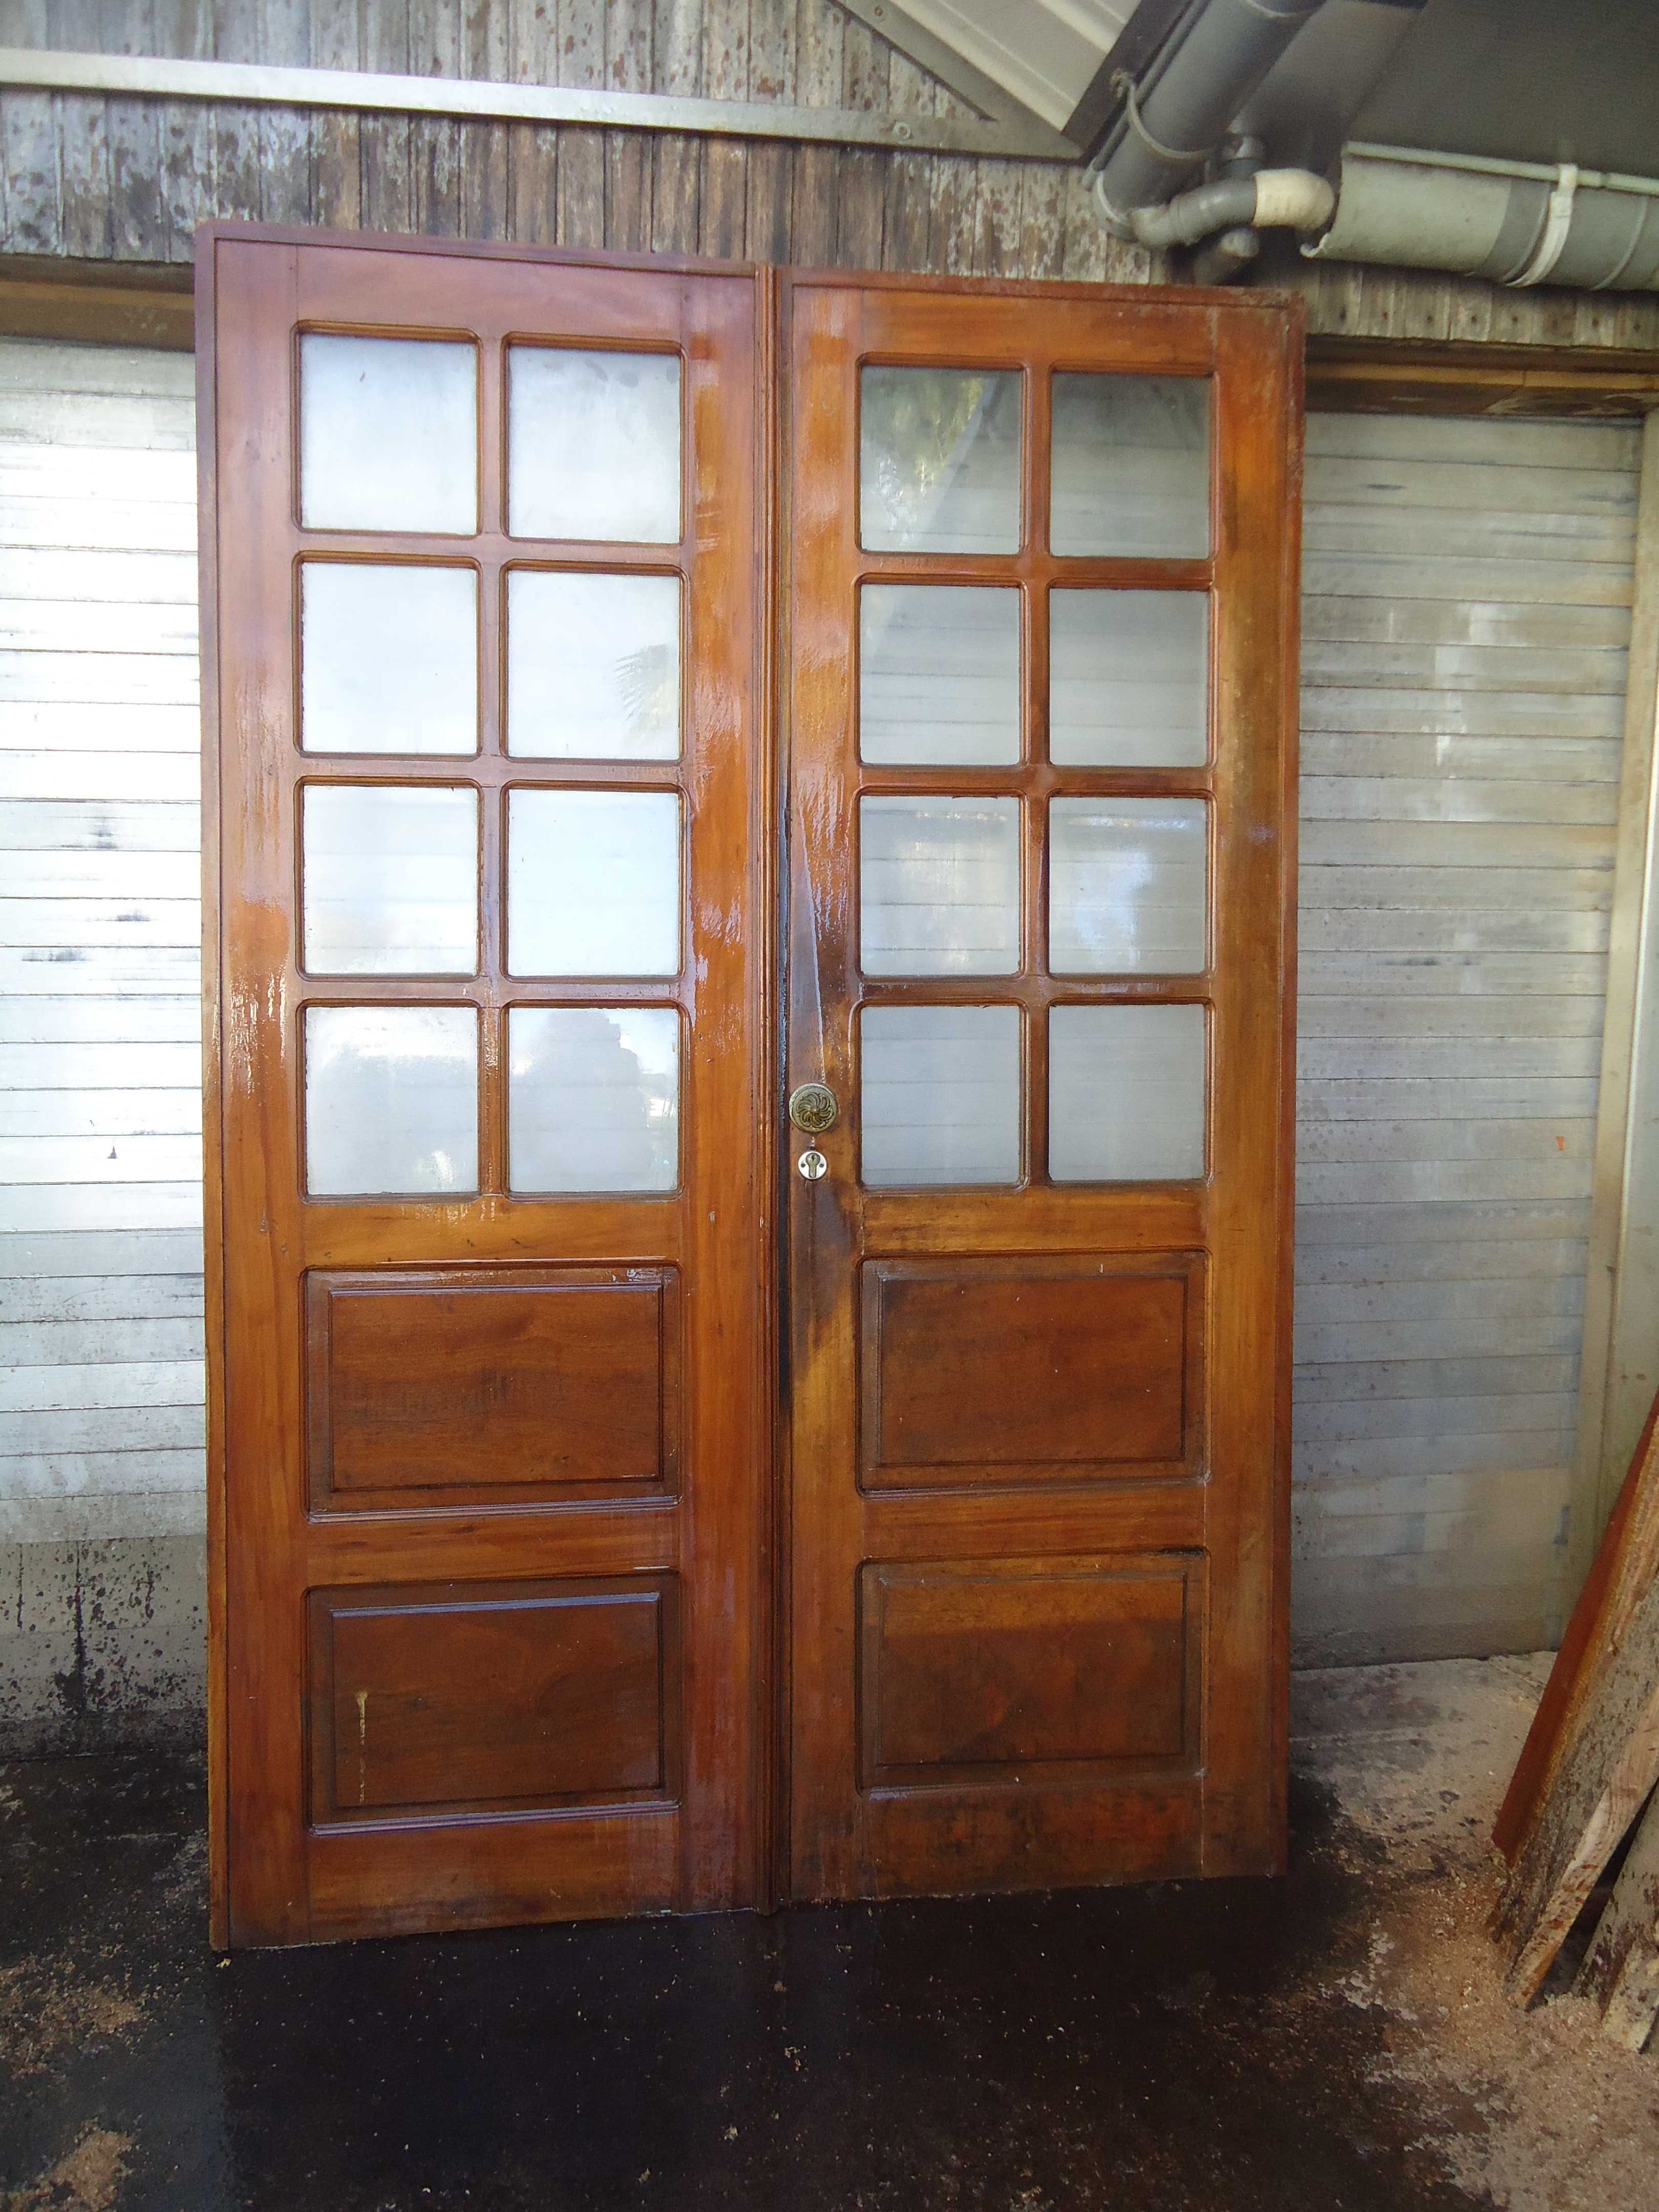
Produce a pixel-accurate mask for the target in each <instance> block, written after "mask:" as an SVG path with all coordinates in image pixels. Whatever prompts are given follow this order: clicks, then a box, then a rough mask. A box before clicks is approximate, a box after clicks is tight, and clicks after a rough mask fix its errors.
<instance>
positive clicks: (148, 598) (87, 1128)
mask: <svg viewBox="0 0 1659 2212" xmlns="http://www.w3.org/2000/svg"><path fill="white" fill-rule="evenodd" d="M194 446H195V404H194V363H193V362H192V361H191V358H190V357H189V356H187V355H181V354H169V353H159V352H139V351H135V350H127V349H119V348H115V347H106V346H70V345H58V344H52V343H46V342H44V341H35V340H28V339H7V340H0V1541H10V1542H12V1543H21V1544H34V1543H54V1542H56V1543H63V1542H68V1541H80V1540H84V1539H100V1540H101V1539H106V1538H131V1537H152V1536H159V1535H168V1534H194V1533H196V1532H198V1531H199V1530H200V1529H201V1528H202V1526H203V1519H204V1462H203V1412H202V1405H203V1376H202V1322H201V1313H202V1237H201V1218H202V1216H201V1136H200V1130H201V1106H200V1066H201V1050H200V1043H199V1036H200V1020H201V1016H200V962H199V954H198V951H197V947H198V944H199V938H200V920H199V903H198V885H199V857H198V855H199V848H200V832H199V826H198V810H197V792H198V787H199V769H198V761H199V757H200V729H199V723H198V720H197V634H196V465H195V455H194ZM20 1602H21V1601H20Z"/></svg>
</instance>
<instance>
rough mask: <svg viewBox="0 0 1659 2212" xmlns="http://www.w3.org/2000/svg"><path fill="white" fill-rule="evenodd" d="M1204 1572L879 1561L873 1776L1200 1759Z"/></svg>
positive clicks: (870, 1642)
mask: <svg viewBox="0 0 1659 2212" xmlns="http://www.w3.org/2000/svg"><path fill="white" fill-rule="evenodd" d="M1190 1579H1191V1567H1190V1564H1189V1563H1187V1562H1183V1561H1182V1560H1181V1559H1178V1558H1176V1559H1157V1558H1154V1557H1151V1556H1146V1557H1135V1556H1133V1555H1127V1556H1126V1555H1119V1556H1116V1557H1114V1558H1110V1559H1054V1558H1045V1559H996V1560H984V1559H980V1560H954V1561H952V1560H936V1561H927V1562H920V1563H906V1564H904V1565H892V1564H889V1563H879V1564H878V1563H874V1562H872V1563H871V1564H869V1565H866V1566H865V1567H864V1568H863V1569H862V1571H861V1572H860V1621H861V1630H862V1635H861V1651H860V1674H859V1711H860V1717H861V1720H862V1730H863V1740H862V1759H861V1765H860V1783H861V1784H862V1786H863V1787H864V1788H866V1790H878V1789H884V1788H885V1789H901V1788H902V1787H903V1786H904V1785H905V1784H941V1783H945V1782H957V1783H966V1782H973V1781H989V1780H994V1779H995V1778H996V1775H997V1771H998V1770H999V1769H1000V1770H1002V1771H1003V1772H1004V1773H1005V1774H1006V1778H1007V1779H1008V1780H1009V1782H1010V1783H1019V1784H1033V1783H1039V1782H1042V1781H1050V1782H1053V1781H1073V1782H1076V1781H1082V1780H1084V1779H1085V1778H1094V1779H1096V1780H1098V1779H1100V1778H1102V1774H1103V1771H1109V1769H1110V1768H1111V1766H1112V1765H1114V1763H1117V1764H1119V1765H1124V1766H1128V1765H1133V1766H1135V1767H1137V1768H1142V1769H1145V1768H1156V1767H1159V1766H1162V1767H1164V1768H1166V1769H1167V1768H1169V1767H1170V1766H1172V1765H1176V1764H1177V1763H1178V1762H1180V1761H1181V1760H1182V1758H1183V1757H1186V1758H1188V1759H1190V1757H1191V1754H1192V1751H1193V1749H1194V1745H1193V1742H1192V1741H1191V1740H1190V1737H1189V1729H1190V1727H1191V1725H1192V1723H1194V1721H1195V1720H1196V1717H1197V1707H1198V1705H1199V1703H1200V1699H1199V1696H1198V1687H1199V1685H1198V1650H1197V1645H1196V1641H1195V1632H1196V1628H1197V1617H1196V1613H1195V1612H1194V1610H1193V1609H1191V1608H1189V1604H1188V1596H1189V1589H1188V1585H1189V1581H1190Z"/></svg>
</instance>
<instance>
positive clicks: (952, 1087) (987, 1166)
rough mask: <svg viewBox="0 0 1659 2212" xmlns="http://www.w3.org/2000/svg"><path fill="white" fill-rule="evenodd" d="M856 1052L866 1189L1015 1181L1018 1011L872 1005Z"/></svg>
mask: <svg viewBox="0 0 1659 2212" xmlns="http://www.w3.org/2000/svg"><path fill="white" fill-rule="evenodd" d="M859 1047H860V1051H859V1058H860V1086H859V1097H860V1124H861V1127H860V1170H859V1172H860V1177H861V1179H862V1180H863V1181H864V1182H866V1183H928V1184H939V1183H986V1182H1018V1181H1019V1151H1020V1146H1019V1101H1020V1081H1019V1009H1018V1006H866V1007H865V1009H864V1011H863V1012H862V1013H861V1014H860V1017H859Z"/></svg>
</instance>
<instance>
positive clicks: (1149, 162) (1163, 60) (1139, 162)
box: [1094, 0, 1323, 238]
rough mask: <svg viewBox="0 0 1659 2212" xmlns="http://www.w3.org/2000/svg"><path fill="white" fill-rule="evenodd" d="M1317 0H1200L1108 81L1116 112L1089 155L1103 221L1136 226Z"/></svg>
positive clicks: (1192, 163)
mask: <svg viewBox="0 0 1659 2212" xmlns="http://www.w3.org/2000/svg"><path fill="white" fill-rule="evenodd" d="M1322 5H1323V0H1198V5H1197V7H1196V9H1194V10H1193V11H1191V12H1190V13H1189V14H1188V16H1187V18H1186V20H1185V22H1184V24H1183V25H1182V27H1179V28H1178V29H1177V30H1176V33H1175V35H1174V37H1173V39H1172V40H1171V41H1170V43H1169V44H1168V45H1167V46H1164V48H1163V49H1162V50H1161V51H1160V52H1159V53H1158V55H1157V56H1156V57H1155V58H1154V59H1153V60H1152V62H1151V63H1150V64H1148V65H1147V67H1146V69H1145V70H1143V71H1142V72H1141V74H1140V76H1139V78H1131V77H1129V76H1127V74H1126V75H1124V76H1122V77H1121V81H1118V82H1117V83H1116V89H1117V90H1118V91H1119V92H1120V93H1121V96H1122V100H1123V106H1122V112H1121V115H1120V116H1119V118H1118V120H1117V121H1116V123H1115V125H1113V127H1112V130H1111V131H1110V132H1109V134H1108V136H1107V138H1106V141H1105V143H1104V145H1103V149H1102V150H1101V154H1100V157H1099V159H1098V161H1097V163H1096V165H1095V179H1094V184H1095V194H1096V197H1097V199H1098V201H1099V203H1100V208H1101V212H1102V214H1103V216H1104V217H1105V219H1106V222H1107V226H1108V228H1109V229H1111V230H1114V231H1115V232H1116V234H1117V235H1118V236H1119V237H1121V238H1129V237H1133V235H1134V229H1133V218H1134V215H1135V212H1136V210H1139V209H1146V208H1155V207H1158V206H1159V205H1161V204H1162V203H1163V202H1164V201H1165V200H1167V199H1168V198H1169V197H1170V193H1171V192H1172V191H1174V190H1175V189H1176V186H1177V185H1180V184H1182V183H1183V182H1184V181H1185V180H1186V179H1187V178H1188V177H1189V176H1190V175H1191V174H1192V173H1193V171H1194V169H1195V168H1197V167H1199V165H1200V162H1203V161H1207V160H1208V158H1209V157H1210V155H1212V153H1213V152H1214V151H1215V149H1216V147H1217V146H1218V144H1219V143H1220V141H1221V139H1222V137H1223V136H1224V134H1225V131H1226V130H1227V126H1228V125H1229V124H1230V123H1231V121H1232V119H1233V118H1234V116H1235V115H1237V112H1238V111H1239V109H1240V108H1241V107H1242V106H1243V105H1244V103H1245V101H1246V100H1248V99H1249V96H1250V94H1252V93H1253V92H1254V91H1255V88H1256V87H1257V86H1258V85H1259V84H1260V83H1261V81H1262V79H1263V78H1264V77H1265V76H1267V72H1268V70H1270V69H1272V67H1273V64H1274V63H1275V62H1276V61H1277V60H1278V59H1279V56H1280V55H1281V54H1282V53H1283V52H1284V51H1285V47H1286V46H1289V45H1290V43H1291V40H1292V39H1293V38H1295V36H1296V34H1297V32H1298V31H1299V30H1301V28H1302V27H1303V25H1304V23H1306V22H1308V21H1310V18H1311V17H1313V16H1315V15H1317V14H1318V12H1319V10H1320V8H1321V7H1322Z"/></svg>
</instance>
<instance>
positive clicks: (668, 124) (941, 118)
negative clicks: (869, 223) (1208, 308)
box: [0, 46, 1078, 162]
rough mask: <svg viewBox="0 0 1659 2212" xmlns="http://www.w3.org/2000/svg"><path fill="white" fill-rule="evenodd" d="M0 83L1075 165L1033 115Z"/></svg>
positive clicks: (12, 78) (39, 64)
mask: <svg viewBox="0 0 1659 2212" xmlns="http://www.w3.org/2000/svg"><path fill="white" fill-rule="evenodd" d="M0 85H15V86H17V87H19V88H21V89H24V90H28V91H35V92H80V93H94V94H95V93H106V94H114V95H115V96H116V97H118V98H121V99H134V98H136V99H139V100H216V101H228V102H230V103H232V104H233V105H234V106H271V107H293V108H298V109H301V110H304V109H306V108H313V107H323V108H328V107H333V108H346V109H349V110H352V111H354V112H358V113H362V114H368V115H453V116H476V117H483V118H486V119H488V120H489V121H491V122H505V123H513V122H521V123H574V124H580V125H589V126H592V127H599V128H603V129H611V130H623V131H692V132H695V133H697V134H700V135H706V136H708V137H719V138H791V139H800V140H805V141H806V142H808V143H820V144H826V145H837V146H892V147H896V148H897V149H900V150H901V151H902V152H905V153H917V152H928V153H937V154H985V155H993V156H994V157H996V158H998V159H1000V160H1003V161H1066V162H1074V161H1076V160H1077V158H1078V149H1077V148H1076V147H1075V146H1074V145H1073V143H1072V142H1071V140H1070V139H1069V138H1065V137H1061V135H1060V132H1059V131H1055V130H1054V129H1053V128H1051V126H1050V125H1048V124H1046V123H1044V122H1043V121H1042V118H1040V117H1038V116H1036V115H1026V116H1024V119H1022V120H1018V121H1014V120H1007V121H991V120H989V119H985V120H981V118H980V117H978V116H970V117H965V118H958V117H955V116H949V115H927V114H924V113H923V112H921V111H920V110H918V111H917V112H915V113H914V114H908V115H890V114H886V113H884V112H881V111H880V110H878V109H875V108H866V107H793V106H785V105H784V104H783V103H782V102H781V101H772V100H701V99H693V98H690V97H689V96H687V95H685V94H678V93H675V94H667V93H653V92H614V91H612V90H611V88H609V87H608V86H605V87H585V86H573V85H557V84H501V83H492V82H487V81H485V80H483V79H482V78H477V77H449V76H392V75H388V74H386V73H383V72H380V71H378V70H338V69H298V68H289V67H286V66H279V65H276V64H270V63H267V62H218V61H195V60H191V59H188V58H182V57H179V56H174V55H170V54H95V53H81V52H55V51H52V50H50V49H47V48H46V47H35V46H0Z"/></svg>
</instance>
